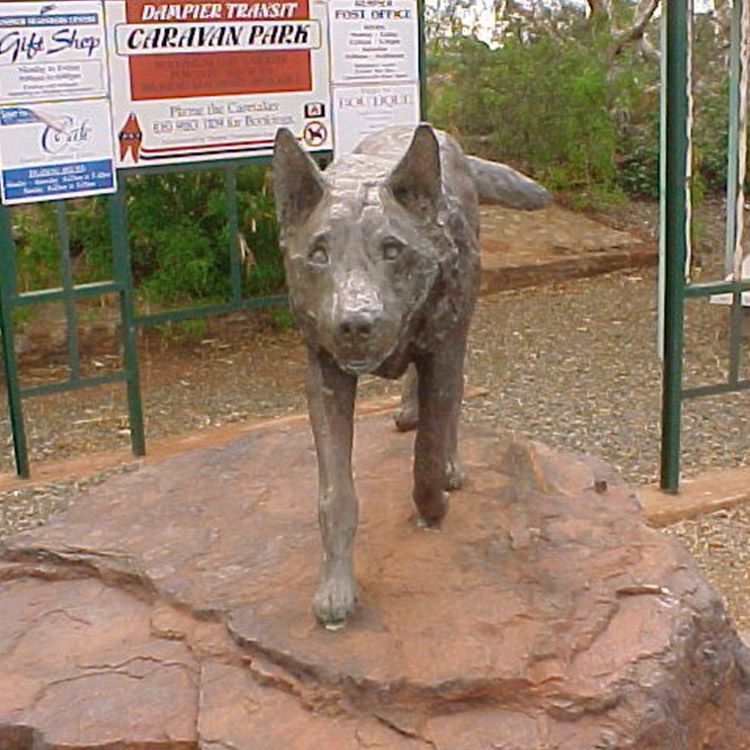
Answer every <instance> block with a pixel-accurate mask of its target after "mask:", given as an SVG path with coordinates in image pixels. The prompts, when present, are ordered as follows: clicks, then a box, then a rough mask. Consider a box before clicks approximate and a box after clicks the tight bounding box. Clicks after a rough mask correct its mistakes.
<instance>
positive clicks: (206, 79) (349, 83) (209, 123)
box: [0, 0, 420, 204]
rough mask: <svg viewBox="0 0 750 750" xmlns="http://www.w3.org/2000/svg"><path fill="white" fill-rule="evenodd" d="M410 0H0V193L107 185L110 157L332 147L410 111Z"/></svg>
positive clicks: (189, 157) (43, 193)
mask: <svg viewBox="0 0 750 750" xmlns="http://www.w3.org/2000/svg"><path fill="white" fill-rule="evenodd" d="M419 99H420V97H419V24H418V10H417V4H416V0H328V2H326V1H325V0H247V1H244V2H239V1H235V0H195V1H194V2H185V1H184V0H180V2H175V0H57V2H38V1H37V0H28V1H22V0H21V1H16V0H11V1H10V2H8V1H6V0H3V1H2V2H0V177H1V178H2V179H1V180H0V195H1V197H2V202H3V203H6V204H13V203H24V202H32V201H38V200H46V199H57V198H70V197H82V196H87V195H94V194H96V193H100V192H113V191H114V190H115V189H116V178H115V172H116V169H115V168H126V167H127V168H133V167H142V166H149V165H162V164H185V163H189V162H195V161H207V160H217V159H226V158H240V157H252V156H268V155H270V154H271V153H272V150H273V141H274V137H275V135H276V131H277V130H278V128H280V127H286V128H289V129H290V130H291V131H292V132H293V133H294V134H295V135H297V137H298V138H299V139H300V142H301V143H302V144H303V145H304V146H305V147H306V148H307V149H308V150H309V151H330V150H333V149H334V147H335V150H336V152H337V153H339V154H340V153H346V152H348V151H351V150H352V149H353V148H354V146H355V145H356V144H357V143H358V142H359V141H360V140H361V139H362V138H363V137H364V136H365V135H367V134H368V133H370V132H374V131H376V130H379V129H381V128H383V127H386V126H388V125H393V124H397V123H399V124H410V125H414V124H416V123H417V122H418V121H419Z"/></svg>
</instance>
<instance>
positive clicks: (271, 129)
mask: <svg viewBox="0 0 750 750" xmlns="http://www.w3.org/2000/svg"><path fill="white" fill-rule="evenodd" d="M327 28H328V14H327V4H326V3H325V2H322V0H289V1H285V2H268V1H267V0H247V2H233V1H232V2H230V1H229V0H216V1H214V2H200V1H196V2H191V3H180V4H177V3H175V2H174V0H107V33H108V43H109V49H110V71H111V78H112V83H113V91H114V96H113V102H112V108H113V121H114V123H113V124H114V138H115V140H116V142H117V165H118V167H138V166H148V165H154V164H178V163H182V162H192V161H204V160H209V159H226V158H233V157H247V156H264V155H270V154H271V153H272V152H273V142H274V138H275V135H276V131H277V130H278V129H279V128H280V127H286V128H289V129H290V130H291V131H292V132H293V133H294V134H295V135H296V136H297V137H298V138H299V139H300V141H301V142H302V143H303V144H304V145H305V147H306V148H307V149H308V150H310V151H326V150H331V149H332V148H333V137H332V132H331V130H332V128H331V113H330V109H331V107H330V102H331V94H330V74H329V60H328V34H327Z"/></svg>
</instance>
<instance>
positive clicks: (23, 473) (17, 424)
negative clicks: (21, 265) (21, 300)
mask: <svg viewBox="0 0 750 750" xmlns="http://www.w3.org/2000/svg"><path fill="white" fill-rule="evenodd" d="M15 286H16V264H15V247H14V245H13V234H12V231H11V223H10V212H9V211H8V209H7V208H6V207H5V206H0V334H1V337H2V355H3V365H4V370H5V385H6V389H7V392H8V412H9V415H10V431H11V434H12V436H13V451H14V455H15V459H16V473H17V474H18V476H20V477H24V478H25V479H28V478H29V476H30V474H31V472H30V468H29V452H28V446H27V443H26V428H25V425H24V419H23V408H22V405H21V385H20V382H19V378H18V365H17V362H16V348H15V341H14V333H13V303H12V300H13V296H14V294H15Z"/></svg>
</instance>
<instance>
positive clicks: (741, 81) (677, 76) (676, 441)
mask: <svg viewBox="0 0 750 750" xmlns="http://www.w3.org/2000/svg"><path fill="white" fill-rule="evenodd" d="M747 3H748V0H735V2H734V8H733V18H732V34H731V37H732V42H731V50H730V105H729V144H728V178H727V243H726V251H725V270H726V273H727V275H730V276H731V278H730V280H728V281H717V282H713V283H706V284H695V283H690V281H689V280H688V274H687V272H688V270H689V269H687V267H686V265H687V258H688V254H689V242H690V236H689V233H690V229H691V227H690V207H689V200H690V197H689V188H690V185H689V182H690V180H689V176H690V172H689V160H690V124H691V111H690V62H691V61H690V42H691V26H692V24H691V16H692V7H691V3H690V0H668V2H667V5H666V91H665V96H666V122H665V124H664V127H665V132H666V144H667V149H666V154H665V158H666V186H665V195H664V198H665V203H666V215H665V219H666V226H665V227H664V233H665V240H666V252H665V262H664V280H663V290H664V298H663V309H664V320H663V342H664V348H663V355H664V362H663V390H662V450H661V487H662V489H663V490H665V491H668V492H677V491H678V490H679V482H680V432H681V421H682V405H683V403H684V401H686V400H687V399H691V398H699V397H702V396H712V395H718V394H725V393H733V392H737V391H743V390H747V389H750V380H748V379H742V378H740V364H741V357H742V328H741V324H742V293H743V292H747V291H750V279H741V278H740V274H739V265H738V263H737V260H736V258H737V253H736V249H737V247H738V242H739V239H740V238H741V233H742V230H741V214H740V213H739V211H738V210H737V206H738V205H739V206H742V204H743V203H744V195H743V182H744V176H745V166H744V160H745V143H746V137H747V135H746V127H747V123H746V116H745V115H746V104H745V101H746V86H747V71H746V70H745V64H744V62H743V60H742V47H743V36H744V34H746V33H747V29H746V28H745V29H743V26H746V25H747V12H748V9H747V7H746V6H747ZM727 293H728V294H731V295H732V303H731V312H730V322H729V332H730V335H729V372H728V377H727V380H726V381H725V382H722V383H714V384H708V385H701V386H694V387H690V388H686V387H685V386H684V384H683V377H682V374H683V359H684V330H683V329H684V315H685V300H687V299H690V298H695V297H703V298H708V297H711V296H713V295H716V294H727Z"/></svg>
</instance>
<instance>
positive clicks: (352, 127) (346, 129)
mask: <svg viewBox="0 0 750 750" xmlns="http://www.w3.org/2000/svg"><path fill="white" fill-rule="evenodd" d="M329 13H330V23H331V61H332V62H331V82H332V95H333V117H334V133H335V142H336V153H337V154H341V153H347V152H349V151H351V150H352V149H353V148H354V147H355V146H356V145H357V143H359V141H360V140H362V138H363V137H364V136H366V135H367V134H368V133H372V132H375V131H377V130H380V129H382V128H384V127H387V126H388V125H396V124H406V125H416V124H417V123H418V122H419V119H420V117H419V115H420V112H419V22H418V21H419V19H418V7H417V3H416V0H331V1H330V4H329Z"/></svg>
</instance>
